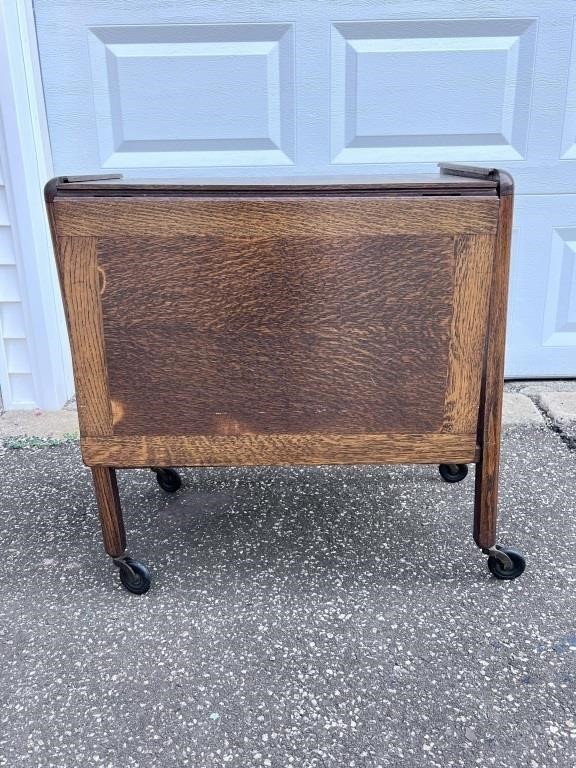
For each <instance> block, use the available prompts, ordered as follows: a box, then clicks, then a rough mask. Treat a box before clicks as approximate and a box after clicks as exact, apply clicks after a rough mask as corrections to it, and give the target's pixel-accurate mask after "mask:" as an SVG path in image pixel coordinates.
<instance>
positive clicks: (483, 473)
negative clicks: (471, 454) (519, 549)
mask: <svg viewBox="0 0 576 768" xmlns="http://www.w3.org/2000/svg"><path fill="white" fill-rule="evenodd" d="M499 454H500V446H499V445H498V446H497V447H496V448H494V446H492V447H491V448H490V449H488V450H484V451H483V456H482V460H481V461H480V462H479V463H478V464H477V465H476V488H475V498H474V541H475V542H476V544H477V545H478V546H479V547H480V548H481V549H490V547H493V546H494V545H495V544H496V521H497V517H498V465H499V458H500V456H499Z"/></svg>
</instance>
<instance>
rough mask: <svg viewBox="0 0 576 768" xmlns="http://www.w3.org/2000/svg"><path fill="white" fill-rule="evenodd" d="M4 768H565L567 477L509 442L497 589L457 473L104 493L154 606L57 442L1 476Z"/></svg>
mask: <svg viewBox="0 0 576 768" xmlns="http://www.w3.org/2000/svg"><path fill="white" fill-rule="evenodd" d="M0 466H1V468H2V477H3V480H4V482H3V484H2V489H1V491H0V499H1V505H2V506H1V510H2V514H1V516H0V542H1V547H2V558H1V559H0V578H1V583H2V591H1V593H0V647H1V649H2V664H1V667H0V691H1V692H2V709H1V712H0V766H7V767H9V768H48V767H49V766H54V767H55V768H77V766H83V767H84V766H106V767H107V768H117V767H118V766H128V767H129V766H138V767H141V768H172V767H174V768H176V766H178V768H180V767H181V766H194V768H212V767H213V766H234V767H236V766H241V767H242V768H252V766H254V767H258V768H260V766H269V767H271V768H272V767H273V768H280V767H282V768H284V767H285V766H286V767H287V768H290V767H291V766H298V767H299V768H313V767H318V768H325V767H326V766H330V768H333V767H334V768H341V767H342V768H344V766H346V767H347V768H349V767H352V768H365V767H366V768H377V766H408V768H412V767H414V768H416V767H418V768H420V767H421V766H437V767H438V768H440V766H441V767H442V768H450V767H457V766H462V767H464V766H465V767H466V768H470V766H482V767H484V766H492V765H494V766H505V767H506V768H520V767H521V768H526V767H528V768H540V767H542V768H547V767H548V766H550V767H551V766H561V767H562V768H574V766H575V765H576V559H575V557H574V553H575V552H576V515H575V510H576V482H575V475H576V471H575V470H576V461H575V453H574V452H573V451H569V450H568V447H567V446H566V445H565V443H563V442H562V441H561V439H560V438H559V436H558V435H556V434H554V433H553V432H551V431H550V430H547V429H545V428H543V427H530V428H515V429H507V430H506V432H505V443H504V456H503V476H502V501H501V522H500V538H501V541H503V542H506V543H509V544H513V545H515V546H517V547H518V548H520V549H521V550H523V551H524V553H525V555H526V557H527V561H528V568H527V571H526V573H525V574H524V575H523V576H522V577H521V578H520V579H519V580H517V581H515V582H499V581H496V580H494V579H493V578H492V577H491V576H490V575H489V573H488V571H487V569H486V564H485V558H484V556H482V555H481V554H480V553H479V552H478V550H477V549H476V548H475V546H474V545H473V543H472V540H471V521H472V503H473V471H471V473H470V475H469V477H468V478H467V479H466V480H465V481H464V482H462V483H460V484H455V485H449V484H446V483H444V482H442V481H441V479H440V477H439V475H438V471H437V469H436V468H435V467H412V466H409V467H379V468H377V467H364V468H357V467H348V468H345V467H336V468H316V469H312V468H292V469H280V470H278V469H270V468H263V469H224V470H222V469H221V470H214V469H203V470H199V471H196V470H185V471H184V472H183V475H184V478H185V483H186V487H185V488H184V489H183V490H182V491H180V492H178V493H177V494H175V495H173V496H171V495H168V494H165V493H164V492H162V491H161V490H160V489H159V488H158V487H157V486H156V484H155V481H154V476H153V475H152V474H151V473H150V472H146V471H125V472H123V473H120V489H121V494H122V497H123V500H124V505H125V517H126V524H127V530H128V537H129V542H130V547H131V550H132V551H133V553H134V554H135V556H138V557H140V558H142V559H143V560H144V561H145V562H147V563H148V564H149V565H150V566H151V568H152V571H153V577H154V584H153V587H152V590H151V591H150V592H149V593H148V594H147V595H144V596H142V597H136V596H133V595H130V594H128V593H126V592H125V591H124V590H123V589H122V588H121V586H120V584H119V581H118V579H117V574H116V573H115V571H114V568H113V566H112V565H110V564H109V562H108V561H107V559H106V558H105V556H104V554H103V551H102V547H101V543H100V535H99V529H98V525H97V521H96V508H95V503H94V498H93V494H92V489H91V485H90V475H89V473H88V472H87V470H85V469H83V468H82V467H81V466H80V459H79V454H78V449H77V447H76V446H73V445H65V446H59V447H55V448H43V449H39V450H27V451H16V450H10V451H5V452H4V453H3V454H2V455H0Z"/></svg>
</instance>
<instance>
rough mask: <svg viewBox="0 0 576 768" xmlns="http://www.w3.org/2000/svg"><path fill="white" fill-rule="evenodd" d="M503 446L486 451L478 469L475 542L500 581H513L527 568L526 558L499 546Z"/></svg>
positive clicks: (515, 551)
mask: <svg viewBox="0 0 576 768" xmlns="http://www.w3.org/2000/svg"><path fill="white" fill-rule="evenodd" d="M499 462H500V442H499V441H498V442H497V444H496V446H494V445H493V446H491V448H490V449H488V450H484V451H483V456H482V459H481V461H480V462H478V464H477V465H476V492H475V499H474V541H475V542H476V544H477V545H478V546H479V547H480V549H481V550H482V552H484V554H485V555H488V568H489V569H490V571H491V573H492V574H493V575H494V576H496V578H498V579H505V580H508V581H510V580H511V579H516V578H517V577H518V576H520V575H521V574H522V573H523V572H524V569H525V568H526V561H525V560H524V557H523V555H522V554H521V553H520V552H518V550H516V549H512V548H511V547H502V546H501V545H500V544H496V521H497V517H498V474H499V471H498V469H499Z"/></svg>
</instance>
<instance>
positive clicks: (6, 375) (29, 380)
mask: <svg viewBox="0 0 576 768" xmlns="http://www.w3.org/2000/svg"><path fill="white" fill-rule="evenodd" d="M1 113H2V104H1V103H0V115H1ZM7 159H8V158H7V152H6V143H5V138H4V131H3V129H2V125H1V124H0V372H1V374H2V377H1V379H0V387H1V391H2V400H3V404H4V407H5V408H18V407H20V408H29V407H31V406H34V405H35V404H36V401H37V398H36V392H35V388H34V379H33V376H32V365H31V361H30V347H29V343H28V340H27V335H28V334H27V328H26V322H25V319H24V306H23V303H22V291H21V288H20V277H19V274H18V265H17V262H18V233H17V230H16V229H15V228H14V226H13V224H14V215H13V210H14V200H13V198H12V196H11V189H10V179H9V177H8V174H7V173H6V170H7V165H8V164H7Z"/></svg>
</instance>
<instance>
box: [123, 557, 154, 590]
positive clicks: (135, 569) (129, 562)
mask: <svg viewBox="0 0 576 768" xmlns="http://www.w3.org/2000/svg"><path fill="white" fill-rule="evenodd" d="M116 565H117V566H118V568H119V569H120V581H121V582H122V586H123V587H125V589H127V590H128V592H133V593H134V594H135V595H143V594H144V592H148V590H149V589H150V583H151V582H150V571H149V570H148V568H146V566H145V565H144V563H140V562H138V560H133V559H132V558H131V557H126V558H125V559H124V560H120V561H119V562H118V563H116Z"/></svg>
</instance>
